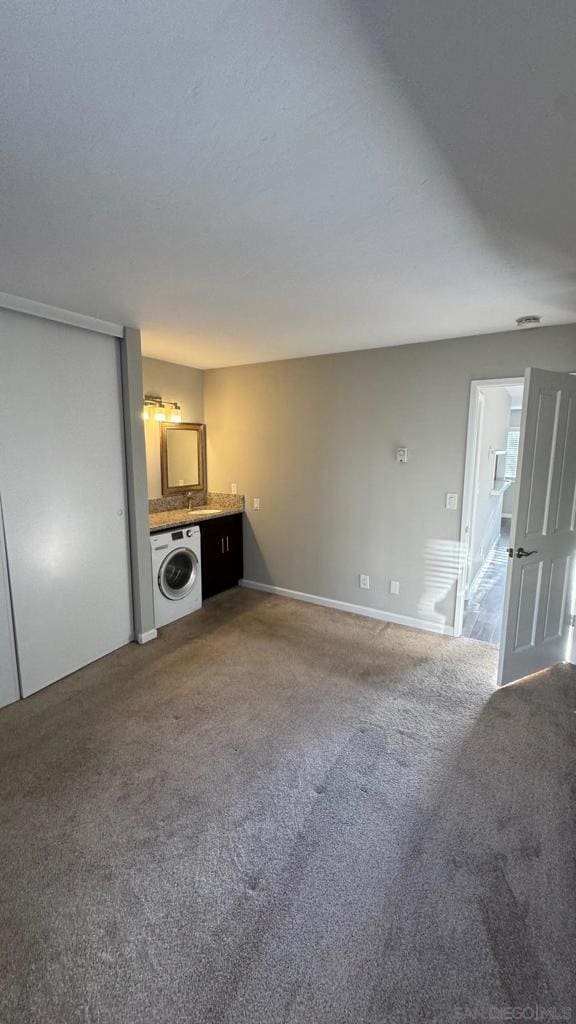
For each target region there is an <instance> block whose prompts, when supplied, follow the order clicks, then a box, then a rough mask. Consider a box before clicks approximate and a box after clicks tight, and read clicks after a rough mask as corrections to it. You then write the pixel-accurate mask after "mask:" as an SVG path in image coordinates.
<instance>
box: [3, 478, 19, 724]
mask: <svg viewBox="0 0 576 1024" xmlns="http://www.w3.org/2000/svg"><path fill="white" fill-rule="evenodd" d="M19 696H20V690H19V688H18V672H17V669H16V650H15V647H14V628H13V625H12V606H11V602H10V586H9V581H8V566H7V563H6V549H5V545H4V524H3V520H2V496H1V494H0V708H3V707H4V706H5V705H6V704H12V702H13V701H15V700H18V698H19Z"/></svg>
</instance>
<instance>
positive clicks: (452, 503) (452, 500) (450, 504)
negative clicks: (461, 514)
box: [446, 491, 458, 512]
mask: <svg viewBox="0 0 576 1024" xmlns="http://www.w3.org/2000/svg"><path fill="white" fill-rule="evenodd" d="M446 508H447V509H450V511H451V512H455V511H456V509H457V508H458V495H457V494H454V493H453V492H451V491H447V493H446Z"/></svg>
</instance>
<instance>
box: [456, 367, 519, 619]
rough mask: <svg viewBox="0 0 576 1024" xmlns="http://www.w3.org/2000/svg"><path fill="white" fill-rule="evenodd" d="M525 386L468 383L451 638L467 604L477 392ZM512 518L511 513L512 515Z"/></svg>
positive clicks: (501, 380)
mask: <svg viewBox="0 0 576 1024" xmlns="http://www.w3.org/2000/svg"><path fill="white" fill-rule="evenodd" d="M515 384H516V385H517V384H524V377H523V376H522V377H497V378H494V379H493V380H492V379H491V380H473V381H470V402H469V405H468V433H467V437H466V462H465V465H464V487H463V490H462V514H461V519H460V543H459V558H458V580H457V583H456V606H455V611H454V636H462V629H463V627H464V605H465V601H466V577H467V568H468V547H469V542H470V527H471V522H472V515H473V509H474V480H475V475H476V452H477V449H478V440H479V438H478V427H479V415H478V413H479V407H480V392H481V390H482V391H485V390H486V389H488V388H503V387H512V386H513V385H515ZM513 515H514V513H513Z"/></svg>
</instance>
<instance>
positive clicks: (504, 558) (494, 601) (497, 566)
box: [462, 519, 510, 647]
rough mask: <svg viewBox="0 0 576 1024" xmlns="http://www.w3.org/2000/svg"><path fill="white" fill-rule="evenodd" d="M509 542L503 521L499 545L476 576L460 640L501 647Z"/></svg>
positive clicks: (507, 524)
mask: <svg viewBox="0 0 576 1024" xmlns="http://www.w3.org/2000/svg"><path fill="white" fill-rule="evenodd" d="M509 538H510V519H502V525H501V528H500V537H499V539H498V543H497V544H496V545H495V546H494V547H493V549H492V551H491V553H490V555H489V557H488V559H487V561H486V562H485V564H484V566H483V568H482V569H481V571H480V573H479V574H478V578H477V580H476V582H475V584H474V587H473V590H472V592H471V594H470V597H469V598H468V600H467V601H466V609H465V612H464V627H463V630H462V636H466V637H469V638H470V639H471V640H483V641H484V642H485V643H488V644H493V645H494V646H495V647H498V646H499V645H500V635H501V631H502V612H503V608H504V593H505V589H506V567H507V562H508V555H507V553H506V549H507V547H508V544H509Z"/></svg>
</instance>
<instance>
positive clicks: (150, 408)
mask: <svg viewBox="0 0 576 1024" xmlns="http://www.w3.org/2000/svg"><path fill="white" fill-rule="evenodd" d="M142 419H143V420H156V422H157V423H165V422H166V420H170V422H171V423H181V422H182V410H181V408H180V406H179V405H178V402H165V401H164V399H163V398H161V397H160V395H144V407H143V409H142Z"/></svg>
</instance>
